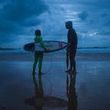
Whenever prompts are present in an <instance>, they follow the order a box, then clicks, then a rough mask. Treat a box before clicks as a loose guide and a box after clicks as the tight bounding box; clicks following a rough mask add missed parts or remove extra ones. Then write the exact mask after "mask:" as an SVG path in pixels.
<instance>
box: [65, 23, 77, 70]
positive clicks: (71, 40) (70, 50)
mask: <svg viewBox="0 0 110 110" xmlns="http://www.w3.org/2000/svg"><path fill="white" fill-rule="evenodd" d="M65 27H66V29H68V33H67V42H68V46H67V54H66V56H67V59H66V62H67V69H68V66H69V69H68V70H67V71H66V72H69V71H72V70H74V60H75V55H76V49H77V34H76V32H75V30H74V29H73V26H72V22H71V21H67V22H66V23H65Z"/></svg>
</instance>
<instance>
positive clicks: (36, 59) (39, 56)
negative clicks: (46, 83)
mask: <svg viewBox="0 0 110 110" xmlns="http://www.w3.org/2000/svg"><path fill="white" fill-rule="evenodd" d="M34 42H35V53H34V64H33V72H32V73H33V75H34V74H35V69H36V65H37V63H38V69H39V70H38V73H39V74H42V61H43V52H40V51H39V50H36V44H39V45H40V47H41V48H40V49H44V50H46V48H45V45H44V42H43V40H42V37H41V31H40V30H39V29H38V30H36V31H35V38H34Z"/></svg>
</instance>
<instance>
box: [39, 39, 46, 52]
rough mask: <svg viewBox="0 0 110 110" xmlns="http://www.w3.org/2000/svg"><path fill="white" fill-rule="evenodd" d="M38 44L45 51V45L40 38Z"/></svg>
mask: <svg viewBox="0 0 110 110" xmlns="http://www.w3.org/2000/svg"><path fill="white" fill-rule="evenodd" d="M40 44H41V47H42V48H44V49H45V50H46V47H45V44H44V42H43V40H42V38H41V39H40Z"/></svg>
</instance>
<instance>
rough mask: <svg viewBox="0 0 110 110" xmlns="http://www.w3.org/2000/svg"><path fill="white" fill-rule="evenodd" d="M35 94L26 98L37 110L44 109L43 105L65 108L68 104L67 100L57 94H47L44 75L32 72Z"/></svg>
mask: <svg viewBox="0 0 110 110" xmlns="http://www.w3.org/2000/svg"><path fill="white" fill-rule="evenodd" d="M32 77H33V84H34V90H35V95H34V96H33V97H31V98H28V99H26V100H25V103H26V104H28V105H30V106H32V107H34V109H35V110H43V107H52V108H59V107H60V108H64V107H66V106H67V101H66V100H64V99H61V98H59V97H55V96H45V95H44V94H45V93H44V88H43V81H42V75H39V74H38V78H36V77H35V74H32Z"/></svg>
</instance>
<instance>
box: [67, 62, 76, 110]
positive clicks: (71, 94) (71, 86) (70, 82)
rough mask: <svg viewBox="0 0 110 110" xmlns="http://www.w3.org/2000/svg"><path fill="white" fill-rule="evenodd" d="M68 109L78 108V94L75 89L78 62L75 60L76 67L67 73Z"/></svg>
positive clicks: (74, 109)
mask: <svg viewBox="0 0 110 110" xmlns="http://www.w3.org/2000/svg"><path fill="white" fill-rule="evenodd" d="M66 82H67V87H66V88H67V89H66V90H67V98H68V104H67V110H77V95H76V89H75V83H76V62H75V61H74V69H73V70H72V71H69V72H68V74H67V81H66Z"/></svg>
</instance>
